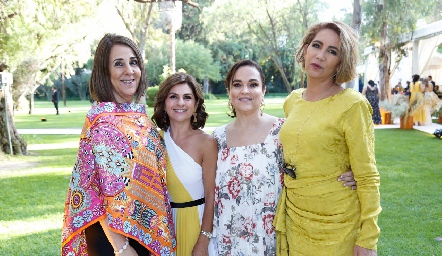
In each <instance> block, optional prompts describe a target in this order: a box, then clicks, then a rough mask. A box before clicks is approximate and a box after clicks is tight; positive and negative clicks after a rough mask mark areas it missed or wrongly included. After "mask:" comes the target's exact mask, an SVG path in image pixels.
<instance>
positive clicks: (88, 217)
mask: <svg viewBox="0 0 442 256" xmlns="http://www.w3.org/2000/svg"><path fill="white" fill-rule="evenodd" d="M146 84H147V82H146V71H145V69H144V63H143V58H142V55H141V52H140V50H139V49H138V47H137V46H136V44H135V43H134V42H133V41H132V40H130V39H129V38H127V37H124V36H119V35H114V34H106V35H105V36H104V37H103V38H102V39H101V41H100V42H99V44H98V46H97V50H96V54H95V58H94V63H93V67H92V74H91V80H90V86H89V87H90V94H91V97H92V99H93V100H94V101H95V102H94V103H93V105H92V107H91V109H90V110H89V112H88V114H87V115H86V120H85V125H84V127H83V130H82V133H81V137H80V147H79V150H78V156H77V161H76V163H75V166H74V169H73V171H72V176H71V179H70V183H69V189H68V193H67V197H66V206H65V213H64V216H63V227H62V249H61V250H62V255H86V254H88V255H89V256H92V255H103V256H108V255H117V254H118V255H122V256H123V255H150V254H152V255H160V254H168V253H171V252H172V251H174V250H175V246H176V241H175V234H174V227H173V222H172V214H171V209H170V204H169V199H168V193H167V188H166V175H165V170H166V160H165V150H164V144H163V142H162V141H161V139H160V136H159V134H158V132H157V130H156V127H155V126H154V125H153V124H152V122H151V121H150V120H149V118H148V117H147V115H146V113H145V106H144V105H142V104H137V103H136V102H139V100H140V98H141V96H142V95H143V94H144V92H145V90H146Z"/></svg>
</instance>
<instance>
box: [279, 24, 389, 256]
mask: <svg viewBox="0 0 442 256" xmlns="http://www.w3.org/2000/svg"><path fill="white" fill-rule="evenodd" d="M357 40H358V39H357V35H356V34H355V32H354V31H353V29H352V28H351V27H349V26H348V25H346V24H344V23H342V22H337V21H334V22H323V23H318V24H315V25H313V26H311V27H310V28H309V29H308V31H307V34H306V35H305V36H304V38H303V39H302V42H301V46H300V49H299V51H298V53H297V55H296V60H297V61H298V62H299V63H301V64H302V67H303V68H304V69H305V71H306V73H307V88H306V89H304V88H302V89H299V90H295V91H293V92H292V93H291V94H290V95H289V96H288V97H287V99H286V101H285V103H284V112H285V114H286V117H287V120H286V122H285V123H284V125H283V126H282V128H281V132H280V139H281V143H282V146H283V148H284V160H285V162H286V163H288V164H290V165H292V166H294V167H295V168H296V169H295V174H296V177H294V176H293V177H290V176H289V175H287V174H286V175H284V187H283V191H282V193H281V196H280V199H279V202H278V208H277V211H276V215H275V219H274V222H273V224H274V225H275V229H276V231H277V244H278V245H277V255H312V256H313V255H314V256H320V255H327V256H328V255H333V256H338V255H342V256H350V255H355V256H356V255H358V256H359V255H377V252H376V249H377V248H376V245H377V241H378V238H379V233H380V230H379V227H378V225H377V220H378V215H379V213H380V212H381V207H380V194H379V173H378V171H377V169H376V160H375V152H374V125H373V121H372V119H371V116H372V115H371V113H372V110H371V107H370V104H369V102H368V101H367V99H365V97H364V96H363V95H362V94H360V93H358V92H356V91H355V90H353V89H344V88H343V87H342V86H341V84H342V83H346V82H349V81H351V80H352V79H353V78H354V77H355V75H356V64H357V60H358V58H357V57H358V50H357V49H358V47H357V43H358V41H357ZM324 110H327V113H326V114H324ZM348 166H351V168H352V170H353V173H354V177H355V180H356V181H357V183H358V189H357V190H349V189H345V188H343V187H341V186H338V184H336V182H335V177H336V176H337V175H339V174H341V173H342V170H345V169H346V167H348Z"/></svg>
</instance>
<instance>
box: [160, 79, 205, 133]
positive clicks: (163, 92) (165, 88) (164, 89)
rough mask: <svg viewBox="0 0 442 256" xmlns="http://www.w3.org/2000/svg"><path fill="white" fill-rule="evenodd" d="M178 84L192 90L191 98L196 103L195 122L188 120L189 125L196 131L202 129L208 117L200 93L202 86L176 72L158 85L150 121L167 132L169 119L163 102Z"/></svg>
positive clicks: (191, 119)
mask: <svg viewBox="0 0 442 256" xmlns="http://www.w3.org/2000/svg"><path fill="white" fill-rule="evenodd" d="M178 84H187V85H188V86H189V87H190V89H191V90H192V93H193V96H194V97H195V100H196V101H197V102H196V103H197V107H196V118H197V122H196V123H194V122H193V118H190V119H189V122H190V124H191V125H192V129H194V130H196V129H199V128H204V125H205V124H206V120H207V118H208V117H209V114H207V112H206V106H205V105H204V95H203V91H202V86H201V84H199V83H198V82H197V81H196V79H195V78H194V77H193V76H191V75H188V74H186V73H182V72H178V73H175V74H172V75H170V76H169V77H168V78H166V80H164V81H163V82H162V83H161V84H160V88H159V90H158V93H157V97H156V99H155V106H154V108H153V109H154V113H153V115H152V121H153V122H154V123H155V124H156V125H157V126H158V127H159V128H160V129H162V130H167V128H169V126H170V119H169V116H168V115H167V113H166V111H165V110H164V108H165V105H166V104H165V101H166V98H167V96H168V95H169V92H170V90H171V89H172V87H174V86H175V85H178Z"/></svg>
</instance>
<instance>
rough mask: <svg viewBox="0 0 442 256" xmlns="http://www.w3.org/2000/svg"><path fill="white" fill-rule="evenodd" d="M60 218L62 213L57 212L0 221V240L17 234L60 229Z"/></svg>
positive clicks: (17, 235) (11, 237)
mask: <svg viewBox="0 0 442 256" xmlns="http://www.w3.org/2000/svg"><path fill="white" fill-rule="evenodd" d="M62 218H63V214H62V213H60V212H57V213H52V214H47V215H45V216H40V217H38V218H36V217H31V218H27V219H21V220H13V221H0V240H2V241H7V240H10V239H14V238H16V237H19V236H24V235H32V234H36V233H40V232H46V231H49V230H53V229H58V230H61V224H62V221H61V220H62ZM60 232H61V231H60Z"/></svg>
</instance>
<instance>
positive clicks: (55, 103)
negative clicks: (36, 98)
mask: <svg viewBox="0 0 442 256" xmlns="http://www.w3.org/2000/svg"><path fill="white" fill-rule="evenodd" d="M54 107H55V110H57V114H58V101H54Z"/></svg>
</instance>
